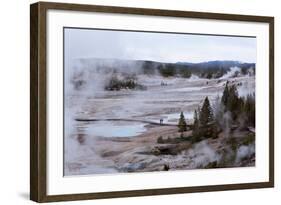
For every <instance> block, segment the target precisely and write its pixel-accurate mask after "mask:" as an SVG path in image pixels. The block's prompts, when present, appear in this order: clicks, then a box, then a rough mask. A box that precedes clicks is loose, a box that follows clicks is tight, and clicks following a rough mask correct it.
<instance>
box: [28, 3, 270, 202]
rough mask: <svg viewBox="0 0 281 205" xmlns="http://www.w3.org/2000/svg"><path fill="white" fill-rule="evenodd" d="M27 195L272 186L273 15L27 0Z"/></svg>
mask: <svg viewBox="0 0 281 205" xmlns="http://www.w3.org/2000/svg"><path fill="white" fill-rule="evenodd" d="M30 20H31V21H30V22H31V24H30V33H31V34H30V40H31V50H30V62H31V105H30V108H31V113H30V117H31V138H30V149H31V150H30V152H31V153H30V158H31V166H30V172H31V173H30V175H31V177H30V179H31V182H30V192H31V194H30V197H31V199H32V200H34V201H37V202H51V201H64V200H82V199H100V198H112V197H130V196H145V195H159V194H177V193H190V192H206V191H221V190H234V189H250V188H266V187H273V186H274V81H273V80H274V18H273V17H265V16H247V15H235V14H217V13H200V12H187V11H173V10H156V9H142V8H124V7H108V6H94V5H80V4H62V3H47V2H40V3H36V4H32V5H31V19H30Z"/></svg>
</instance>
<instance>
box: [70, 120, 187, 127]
mask: <svg viewBox="0 0 281 205" xmlns="http://www.w3.org/2000/svg"><path fill="white" fill-rule="evenodd" d="M75 120H76V121H79V122H98V121H127V122H141V123H146V124H150V125H157V126H178V125H177V124H172V123H161V124H160V122H155V121H149V120H141V119H125V118H124V119H122V118H107V119H96V118H86V119H85V118H76V119H75ZM191 126H192V125H187V127H189V128H191Z"/></svg>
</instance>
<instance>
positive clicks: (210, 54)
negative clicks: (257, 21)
mask: <svg viewBox="0 0 281 205" xmlns="http://www.w3.org/2000/svg"><path fill="white" fill-rule="evenodd" d="M65 57H66V61H68V62H69V61H72V60H74V59H77V58H115V59H130V60H133V59H134V60H152V61H161V62H179V61H181V62H182V61H183V62H194V63H196V62H205V61H212V60H235V61H242V62H249V63H255V62H256V38H250V37H229V36H208V35H189V34H167V33H150V32H128V31H106V30H92V29H69V28H66V29H65Z"/></svg>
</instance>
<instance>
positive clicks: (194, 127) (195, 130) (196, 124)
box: [192, 110, 199, 136]
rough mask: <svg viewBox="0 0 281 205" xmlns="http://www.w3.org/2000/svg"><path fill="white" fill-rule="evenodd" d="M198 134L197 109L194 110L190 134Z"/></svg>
mask: <svg viewBox="0 0 281 205" xmlns="http://www.w3.org/2000/svg"><path fill="white" fill-rule="evenodd" d="M198 134H199V119H198V114H197V110H194V122H193V131H192V135H193V136H197V135H198Z"/></svg>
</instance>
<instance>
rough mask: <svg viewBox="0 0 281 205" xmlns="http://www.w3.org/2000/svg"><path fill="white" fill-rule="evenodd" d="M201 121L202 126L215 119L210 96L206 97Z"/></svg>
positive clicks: (200, 116) (201, 112)
mask: <svg viewBox="0 0 281 205" xmlns="http://www.w3.org/2000/svg"><path fill="white" fill-rule="evenodd" d="M199 121H200V125H201V126H206V125H207V124H208V123H210V122H213V121H214V116H213V111H212V108H211V105H210V101H209V99H208V97H206V98H205V100H204V103H203V106H202V108H201V111H200V115H199Z"/></svg>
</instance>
